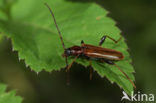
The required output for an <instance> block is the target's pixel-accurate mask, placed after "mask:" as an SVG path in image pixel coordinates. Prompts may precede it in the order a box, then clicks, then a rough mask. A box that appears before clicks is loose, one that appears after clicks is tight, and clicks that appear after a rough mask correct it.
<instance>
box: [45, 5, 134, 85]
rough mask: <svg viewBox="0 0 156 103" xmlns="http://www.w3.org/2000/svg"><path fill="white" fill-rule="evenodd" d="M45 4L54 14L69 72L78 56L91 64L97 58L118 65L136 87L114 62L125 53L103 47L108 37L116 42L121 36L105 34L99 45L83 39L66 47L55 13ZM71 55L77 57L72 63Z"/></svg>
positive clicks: (99, 60) (121, 58) (122, 57)
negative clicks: (86, 42)
mask: <svg viewBox="0 0 156 103" xmlns="http://www.w3.org/2000/svg"><path fill="white" fill-rule="evenodd" d="M45 5H46V6H47V7H48V9H49V11H50V13H51V15H52V18H53V20H54V23H55V26H56V28H57V31H58V34H59V37H60V39H61V43H62V46H63V49H64V53H63V57H65V62H66V70H67V72H69V69H70V68H71V66H72V64H73V63H74V62H75V61H76V59H77V58H78V57H80V58H85V59H88V60H89V61H90V65H91V60H96V61H98V62H105V63H107V64H110V65H113V66H116V67H117V68H118V70H119V71H120V72H122V74H123V75H124V76H125V77H126V78H127V79H128V80H129V81H130V83H131V84H132V85H133V87H134V88H136V86H135V84H134V83H133V81H132V80H131V79H130V78H129V77H128V75H127V74H126V73H125V72H124V71H122V70H121V69H120V67H119V66H118V65H116V64H115V63H114V62H115V61H120V60H123V59H124V56H123V54H122V53H121V52H119V51H116V50H113V49H109V48H102V47H101V45H102V44H103V43H104V41H105V39H106V38H109V39H111V40H112V41H114V42H115V43H118V42H119V41H120V40H121V37H120V38H119V39H118V40H115V39H113V38H111V37H110V36H107V35H105V36H103V37H102V38H101V40H100V42H99V46H94V45H90V44H85V43H84V41H83V40H82V41H81V46H72V47H70V48H65V44H64V42H63V38H62V35H61V32H60V30H59V27H58V25H57V23H56V19H55V16H54V13H53V11H52V10H51V8H50V7H49V5H48V4H47V3H45ZM69 56H73V57H75V58H74V59H73V61H72V63H71V64H69V65H68V59H67V57H69ZM90 77H91V76H90Z"/></svg>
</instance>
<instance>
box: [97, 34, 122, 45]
mask: <svg viewBox="0 0 156 103" xmlns="http://www.w3.org/2000/svg"><path fill="white" fill-rule="evenodd" d="M106 37H107V38H109V39H111V40H112V41H114V42H115V43H118V42H119V41H120V40H121V39H122V36H120V38H119V39H118V40H115V39H113V38H112V37H110V36H108V35H104V36H103V37H102V38H101V40H100V42H99V46H101V45H102V44H103V43H104V41H105V39H106Z"/></svg>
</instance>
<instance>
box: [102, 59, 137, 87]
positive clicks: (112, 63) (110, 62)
mask: <svg viewBox="0 0 156 103" xmlns="http://www.w3.org/2000/svg"><path fill="white" fill-rule="evenodd" d="M104 61H105V62H106V63H108V64H111V65H114V66H115V67H116V68H118V70H119V71H120V72H121V73H122V74H123V75H124V76H125V77H126V78H127V79H128V80H129V81H130V83H131V84H132V85H133V87H134V88H135V89H136V86H135V84H134V82H133V81H132V80H131V79H130V78H129V76H128V75H127V74H126V73H125V72H124V71H123V70H121V69H120V67H119V66H118V65H116V64H115V63H114V62H113V61H110V60H104Z"/></svg>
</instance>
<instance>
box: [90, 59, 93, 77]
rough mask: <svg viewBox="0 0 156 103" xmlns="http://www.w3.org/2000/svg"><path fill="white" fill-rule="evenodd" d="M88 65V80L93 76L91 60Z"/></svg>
mask: <svg viewBox="0 0 156 103" xmlns="http://www.w3.org/2000/svg"><path fill="white" fill-rule="evenodd" d="M89 66H90V74H89V79H90V80H92V77H93V68H92V61H89Z"/></svg>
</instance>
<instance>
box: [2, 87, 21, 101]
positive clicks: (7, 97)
mask: <svg viewBox="0 0 156 103" xmlns="http://www.w3.org/2000/svg"><path fill="white" fill-rule="evenodd" d="M5 91H6V85H4V84H0V103H22V98H21V97H19V96H15V94H16V92H15V91H11V92H8V93H6V92H5Z"/></svg>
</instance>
